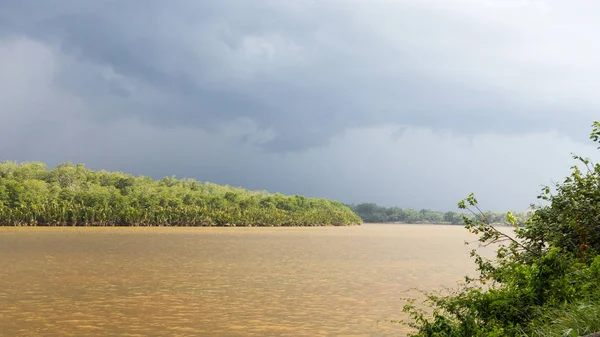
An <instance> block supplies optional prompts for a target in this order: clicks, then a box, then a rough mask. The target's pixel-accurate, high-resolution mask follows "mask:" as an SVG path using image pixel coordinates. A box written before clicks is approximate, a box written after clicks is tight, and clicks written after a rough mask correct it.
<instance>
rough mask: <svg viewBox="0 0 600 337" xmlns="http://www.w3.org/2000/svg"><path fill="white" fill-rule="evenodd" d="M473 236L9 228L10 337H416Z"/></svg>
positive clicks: (2, 264)
mask: <svg viewBox="0 0 600 337" xmlns="http://www.w3.org/2000/svg"><path fill="white" fill-rule="evenodd" d="M473 239H474V236H472V235H470V234H469V233H468V232H467V231H466V230H465V229H464V228H463V227H462V226H437V225H383V224H381V225H380V224H377V225H375V224H366V225H362V226H353V227H287V228H273V227H269V228H218V227H203V228H187V227H147V228H140V227H138V228H134V227H125V228H113V227H105V228H44V227H38V228H31V227H30V228H27V227H21V228H15V227H4V228H0V336H27V337H31V336H403V335H405V334H406V332H407V331H409V330H407V328H406V327H405V326H403V325H401V324H397V323H393V322H391V321H393V320H398V319H403V318H406V317H405V316H404V314H403V313H402V306H403V305H404V304H405V303H406V302H405V301H404V300H403V298H405V297H410V296H415V295H417V294H418V293H417V292H416V291H415V290H414V289H413V288H414V287H419V288H421V289H424V290H433V289H439V288H441V287H443V286H450V287H452V286H455V285H456V282H457V281H461V280H462V279H463V276H464V275H465V274H467V273H472V272H473V269H474V264H473V262H472V259H471V258H470V257H469V250H470V249H471V248H472V247H471V246H468V247H465V245H464V241H465V240H473Z"/></svg>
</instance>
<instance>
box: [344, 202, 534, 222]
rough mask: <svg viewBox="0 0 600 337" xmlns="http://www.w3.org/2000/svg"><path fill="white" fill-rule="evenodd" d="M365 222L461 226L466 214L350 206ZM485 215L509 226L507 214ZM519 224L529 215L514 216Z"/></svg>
mask: <svg viewBox="0 0 600 337" xmlns="http://www.w3.org/2000/svg"><path fill="white" fill-rule="evenodd" d="M348 207H350V208H351V209H352V210H353V211H354V212H355V213H356V214H358V215H359V216H360V217H361V218H362V219H363V221H364V222H367V223H392V222H397V223H409V224H412V223H432V224H452V225H460V224H462V223H463V216H464V215H465V214H464V213H459V212H451V211H450V212H438V211H432V210H429V209H421V210H416V209H411V208H400V207H384V206H379V205H377V204H374V203H362V204H357V205H348ZM484 215H485V216H486V217H487V218H488V220H489V221H490V223H493V224H503V225H508V224H509V222H508V221H507V220H506V213H502V212H491V211H488V212H485V213H484ZM514 215H515V217H516V218H517V223H518V224H523V223H525V221H526V220H527V218H528V217H529V214H528V213H525V212H523V213H518V214H514Z"/></svg>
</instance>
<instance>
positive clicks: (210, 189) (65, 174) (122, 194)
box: [0, 161, 362, 226]
mask: <svg viewBox="0 0 600 337" xmlns="http://www.w3.org/2000/svg"><path fill="white" fill-rule="evenodd" d="M360 223H362V221H361V219H360V217H359V216H358V215H356V214H355V213H354V212H353V211H352V210H351V209H350V208H348V207H346V206H344V205H343V204H342V203H340V202H338V201H331V200H327V199H321V198H306V197H304V196H301V195H294V196H285V195H282V194H279V193H276V194H271V193H268V192H266V191H249V190H245V189H242V188H239V187H231V186H222V185H217V184H213V183H205V182H199V181H196V180H194V179H177V178H175V177H165V178H163V179H160V180H154V179H152V178H151V177H146V176H133V175H131V174H125V173H122V172H107V171H105V170H100V171H94V170H90V169H87V168H86V167H85V166H84V165H83V164H78V165H73V164H71V163H63V164H60V165H58V166H57V167H55V168H53V169H51V170H49V169H48V167H47V165H46V164H44V163H40V162H26V163H16V162H11V161H4V162H1V163H0V225H2V226H22V225H26V226H213V225H214V226H313V225H354V224H360Z"/></svg>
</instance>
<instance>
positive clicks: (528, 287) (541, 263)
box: [404, 122, 600, 336]
mask: <svg viewBox="0 0 600 337" xmlns="http://www.w3.org/2000/svg"><path fill="white" fill-rule="evenodd" d="M590 138H591V139H592V140H593V141H595V142H598V141H599V139H600V124H599V123H598V122H594V124H593V131H592V133H591V136H590ZM574 158H575V159H576V160H578V161H579V164H580V165H581V166H583V167H584V168H585V171H582V170H581V169H580V168H579V167H578V166H573V167H572V173H571V175H570V176H569V177H567V178H566V179H565V180H564V181H563V182H562V183H558V184H556V186H555V190H556V192H554V193H553V192H552V191H551V189H550V187H544V188H543V189H542V192H541V194H540V196H539V198H540V199H541V200H544V201H546V202H547V205H546V206H541V207H535V211H534V213H533V215H532V217H531V218H530V219H529V220H527V222H526V223H525V225H524V226H523V227H517V226H516V221H515V219H514V217H513V216H512V214H510V213H509V214H508V215H507V220H508V221H509V222H511V223H513V224H514V225H515V231H514V235H508V234H506V233H503V232H501V231H499V230H497V229H496V228H495V227H494V226H493V225H491V224H490V222H489V221H488V219H487V218H486V216H485V214H484V213H483V212H481V210H480V209H479V207H478V202H477V199H476V198H475V196H474V195H473V194H471V195H470V196H469V197H468V198H466V199H465V200H462V201H460V202H459V204H458V206H459V208H461V209H464V210H468V211H470V212H471V213H472V215H473V216H471V217H464V219H463V220H464V222H465V227H466V228H467V229H468V230H469V231H470V232H472V233H474V234H475V235H478V236H479V242H480V243H481V244H483V245H490V244H497V245H499V248H498V249H497V250H496V256H495V258H494V259H492V260H490V259H486V258H483V257H482V256H481V255H480V254H478V252H477V251H476V250H473V251H472V253H471V254H472V256H473V257H474V258H475V262H476V264H477V270H478V272H479V276H478V278H476V279H469V278H467V279H466V283H465V285H464V286H463V288H462V289H461V290H460V291H458V292H456V293H451V294H441V293H434V294H427V300H426V304H427V305H429V306H430V307H432V309H433V315H427V314H425V312H424V311H423V310H421V309H419V308H418V307H417V306H416V305H414V302H413V303H411V304H409V305H407V306H405V307H404V311H405V312H408V313H409V314H410V317H411V319H412V321H411V323H410V325H411V326H413V327H415V328H416V329H417V330H418V332H417V333H416V334H415V335H414V336H524V335H536V336H550V335H552V336H561V335H563V334H564V333H568V334H566V335H565V336H578V335H579V334H580V333H588V332H594V331H593V330H600V326H599V325H598V320H600V319H598V318H595V316H594V315H595V314H597V313H598V311H597V310H598V307H599V305H600V290H599V289H598V287H597V284H598V280H600V255H599V253H600V164H593V163H591V162H590V160H589V159H586V158H582V157H579V156H574ZM582 303H586V306H583V305H582ZM556 332H560V333H559V334H552V333H556Z"/></svg>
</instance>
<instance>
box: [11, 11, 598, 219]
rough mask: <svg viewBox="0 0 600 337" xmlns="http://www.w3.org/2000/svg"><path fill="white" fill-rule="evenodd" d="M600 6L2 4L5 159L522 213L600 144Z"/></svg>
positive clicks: (447, 207)
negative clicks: (468, 200)
mask: <svg viewBox="0 0 600 337" xmlns="http://www.w3.org/2000/svg"><path fill="white" fill-rule="evenodd" d="M598 13H600V2H598V1H594V0H589V1H584V0H582V1H564V0H563V1H560V0H556V1H543V0H539V1H535V0H530V1H527V0H460V1H458V0H457V1H449V0H439V1H427V0H406V1H402V0H397V1H392V0H389V1H383V0H369V1H366V0H364V1H354V0H344V1H342V0H333V1H321V0H315V1H308V0H289V1H277V0H251V1H248V0H239V1H235V0H225V1H208V0H207V1H203V0H171V1H164V0H114V1H113V0H96V1H81V0H53V1H45V0H0V160H5V159H7V160H16V161H44V162H46V163H48V164H49V165H50V166H54V165H56V164H58V163H60V162H65V161H70V162H74V163H80V162H83V163H85V164H86V165H87V166H88V167H90V168H93V169H108V170H119V171H125V172H129V173H133V174H143V175H150V176H153V177H155V178H160V177H162V176H165V175H177V176H179V177H193V178H196V179H198V180H201V181H212V182H216V183H221V184H230V185H236V186H243V187H246V188H250V189H266V190H269V191H271V192H282V193H285V194H296V193H299V194H305V195H308V196H312V197H328V198H334V199H338V200H340V201H342V202H348V203H358V202H376V203H379V204H383V205H387V206H391V205H398V206H401V207H412V208H432V209H439V210H454V209H456V202H457V201H458V200H459V199H460V198H462V197H465V196H466V195H468V194H469V193H470V192H476V193H477V194H478V196H479V201H480V203H481V204H482V206H483V207H484V208H486V209H494V210H507V209H513V210H523V209H526V208H527V207H528V205H529V204H530V203H532V202H536V199H535V196H536V195H537V192H538V190H539V187H540V185H542V184H551V183H552V181H557V180H561V179H562V178H563V177H564V176H565V175H566V174H567V173H568V172H569V167H570V166H571V165H572V164H573V163H574V162H573V160H572V159H571V153H572V152H574V153H577V154H581V155H584V156H590V157H592V158H594V157H596V158H597V157H598V153H597V151H596V150H595V146H594V144H592V143H590V141H589V140H588V137H587V136H588V134H589V132H590V130H591V129H590V125H591V123H592V122H593V120H594V119H600V115H599V114H598V113H597V112H598V111H600V109H599V108H600V94H598V88H600V62H598V60H599V59H600V43H598V36H597V35H598V32H599V31H600V21H598V20H597V18H598Z"/></svg>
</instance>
